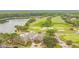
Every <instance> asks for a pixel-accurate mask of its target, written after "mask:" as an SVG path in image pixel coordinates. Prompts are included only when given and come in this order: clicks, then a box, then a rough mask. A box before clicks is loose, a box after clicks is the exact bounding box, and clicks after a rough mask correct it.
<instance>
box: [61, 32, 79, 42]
mask: <svg viewBox="0 0 79 59" xmlns="http://www.w3.org/2000/svg"><path fill="white" fill-rule="evenodd" d="M61 39H62V40H64V41H67V40H71V41H73V42H74V43H79V34H76V33H70V34H68V33H67V35H62V36H61Z"/></svg>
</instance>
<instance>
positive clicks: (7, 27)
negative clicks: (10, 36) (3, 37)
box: [0, 19, 29, 33]
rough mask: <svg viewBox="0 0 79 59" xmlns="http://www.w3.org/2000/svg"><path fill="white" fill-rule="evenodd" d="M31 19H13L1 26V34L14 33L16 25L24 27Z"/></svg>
mask: <svg viewBox="0 0 79 59" xmlns="http://www.w3.org/2000/svg"><path fill="white" fill-rule="evenodd" d="M28 20H29V19H12V20H9V21H8V22H5V23H3V24H0V33H12V32H14V31H15V29H16V28H15V25H24V24H25V23H26V22H27V21H28Z"/></svg>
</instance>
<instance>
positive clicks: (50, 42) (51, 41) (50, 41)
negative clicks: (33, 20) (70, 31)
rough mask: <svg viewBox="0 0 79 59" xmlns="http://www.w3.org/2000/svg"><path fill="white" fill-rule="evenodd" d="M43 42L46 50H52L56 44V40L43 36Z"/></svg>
mask: <svg viewBox="0 0 79 59" xmlns="http://www.w3.org/2000/svg"><path fill="white" fill-rule="evenodd" d="M43 42H44V44H45V45H46V46H47V47H48V48H53V47H54V46H56V43H57V41H56V39H55V38H54V37H52V36H45V37H44V39H43Z"/></svg>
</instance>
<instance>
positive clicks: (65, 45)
mask: <svg viewBox="0 0 79 59" xmlns="http://www.w3.org/2000/svg"><path fill="white" fill-rule="evenodd" d="M55 37H56V40H57V41H58V43H59V45H61V46H62V48H71V47H70V46H68V45H67V44H66V43H65V42H64V41H62V40H61V39H60V38H59V35H58V34H57V33H55Z"/></svg>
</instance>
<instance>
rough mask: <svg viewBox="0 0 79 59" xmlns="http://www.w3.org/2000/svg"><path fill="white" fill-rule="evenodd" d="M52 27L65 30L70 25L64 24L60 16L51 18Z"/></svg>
mask: <svg viewBox="0 0 79 59" xmlns="http://www.w3.org/2000/svg"><path fill="white" fill-rule="evenodd" d="M52 23H53V27H54V28H55V29H57V30H65V29H68V28H70V27H71V25H70V24H66V23H65V22H64V20H63V19H62V18H61V16H57V17H54V18H52Z"/></svg>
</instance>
